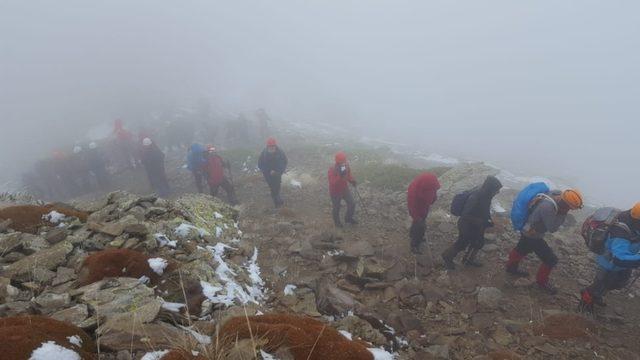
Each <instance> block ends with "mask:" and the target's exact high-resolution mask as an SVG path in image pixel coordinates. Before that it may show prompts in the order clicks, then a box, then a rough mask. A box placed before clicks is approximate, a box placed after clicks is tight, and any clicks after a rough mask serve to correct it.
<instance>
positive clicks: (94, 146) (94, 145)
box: [89, 141, 98, 150]
mask: <svg viewBox="0 0 640 360" xmlns="http://www.w3.org/2000/svg"><path fill="white" fill-rule="evenodd" d="M97 147H98V144H96V143H95V142H93V141H92V142H91V143H89V149H92V150H93V149H95V148H97Z"/></svg>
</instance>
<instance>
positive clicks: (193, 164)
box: [187, 144, 207, 193]
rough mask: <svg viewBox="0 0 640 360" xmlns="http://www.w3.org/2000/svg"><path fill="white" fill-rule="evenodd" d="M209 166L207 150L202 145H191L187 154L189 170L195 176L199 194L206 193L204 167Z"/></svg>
mask: <svg viewBox="0 0 640 360" xmlns="http://www.w3.org/2000/svg"><path fill="white" fill-rule="evenodd" d="M206 164H207V159H206V149H205V148H204V146H202V145H200V144H191V148H190V149H189V153H188V154H187V169H189V170H190V171H191V173H192V174H193V179H194V180H195V183H196V188H197V189H198V192H199V193H204V183H203V182H204V179H205V176H206V175H205V171H204V166H205V165H206Z"/></svg>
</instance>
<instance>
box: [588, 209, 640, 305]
mask: <svg viewBox="0 0 640 360" xmlns="http://www.w3.org/2000/svg"><path fill="white" fill-rule="evenodd" d="M616 222H617V223H616V224H615V225H613V226H611V228H610V230H609V239H607V240H606V242H605V246H604V247H605V250H604V253H603V254H602V255H598V257H597V258H596V262H597V263H598V270H597V271H596V276H595V279H594V280H593V283H591V285H589V286H588V287H587V288H586V289H583V290H582V291H581V293H580V308H581V309H582V310H583V311H588V312H593V306H594V305H598V306H604V305H605V303H604V296H605V295H606V294H607V292H609V291H611V290H617V289H622V288H624V287H625V286H627V284H628V283H629V279H630V278H631V272H632V271H633V269H637V268H639V267H640V203H637V204H636V205H635V206H634V207H633V208H632V209H631V210H627V211H623V212H621V213H620V214H619V215H618V216H617V218H616Z"/></svg>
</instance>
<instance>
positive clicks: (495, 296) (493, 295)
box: [478, 287, 502, 309]
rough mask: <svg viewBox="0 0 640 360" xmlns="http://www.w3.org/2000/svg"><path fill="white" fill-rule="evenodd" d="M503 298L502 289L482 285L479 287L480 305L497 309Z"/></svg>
mask: <svg viewBox="0 0 640 360" xmlns="http://www.w3.org/2000/svg"><path fill="white" fill-rule="evenodd" d="M501 299H502V291H500V289H498V288H494V287H481V288H480V289H478V305H479V306H482V307H485V308H488V309H497V308H498V307H499V306H500V300H501Z"/></svg>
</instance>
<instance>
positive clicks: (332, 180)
mask: <svg viewBox="0 0 640 360" xmlns="http://www.w3.org/2000/svg"><path fill="white" fill-rule="evenodd" d="M337 168H338V165H337V164H336V165H334V166H332V167H330V168H329V174H328V177H329V194H330V195H331V196H333V197H335V196H342V195H344V194H345V193H346V192H347V190H349V183H353V182H354V180H353V176H351V168H350V167H349V165H347V174H346V175H345V176H340V173H339V172H338V169H337Z"/></svg>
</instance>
